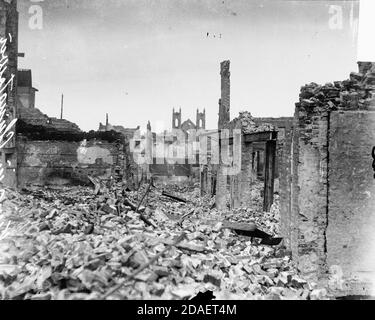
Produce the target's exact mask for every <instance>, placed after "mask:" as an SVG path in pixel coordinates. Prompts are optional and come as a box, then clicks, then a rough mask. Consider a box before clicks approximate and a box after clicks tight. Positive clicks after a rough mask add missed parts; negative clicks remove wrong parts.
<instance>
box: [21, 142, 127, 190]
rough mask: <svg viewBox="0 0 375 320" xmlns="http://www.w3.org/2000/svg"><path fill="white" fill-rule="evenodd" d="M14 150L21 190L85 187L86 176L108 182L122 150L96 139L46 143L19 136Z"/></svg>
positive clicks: (114, 144)
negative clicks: (66, 186) (39, 186)
mask: <svg viewBox="0 0 375 320" xmlns="http://www.w3.org/2000/svg"><path fill="white" fill-rule="evenodd" d="M17 150H18V183H19V186H20V187H22V186H25V185H65V184H82V183H83V184H85V183H89V180H88V176H89V175H90V176H93V177H100V178H102V179H108V178H110V176H111V175H114V174H115V172H114V169H115V166H116V165H117V164H120V163H119V162H120V161H121V154H122V151H123V150H122V146H121V145H119V144H117V143H109V142H106V141H99V140H91V141H81V142H75V141H48V142H46V141H30V140H27V139H24V138H21V137H20V138H19V141H18V145H17ZM121 167H124V165H123V164H122V165H121Z"/></svg>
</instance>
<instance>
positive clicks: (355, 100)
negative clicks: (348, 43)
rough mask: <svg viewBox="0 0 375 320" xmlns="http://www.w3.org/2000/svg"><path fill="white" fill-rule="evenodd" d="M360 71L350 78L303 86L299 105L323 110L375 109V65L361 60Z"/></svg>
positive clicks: (353, 73) (352, 74)
mask: <svg viewBox="0 0 375 320" xmlns="http://www.w3.org/2000/svg"><path fill="white" fill-rule="evenodd" d="M358 64H359V72H358V73H355V72H352V73H351V74H350V79H348V80H344V81H335V82H334V83H327V84H325V85H324V86H322V85H318V84H316V83H314V82H313V83H310V84H307V85H305V86H303V87H302V88H301V93H300V102H299V103H297V106H301V107H303V108H305V109H307V110H308V109H309V108H318V109H319V108H321V109H322V110H338V109H342V110H358V109H359V110H375V97H374V91H375V65H374V64H373V63H371V62H359V63H358Z"/></svg>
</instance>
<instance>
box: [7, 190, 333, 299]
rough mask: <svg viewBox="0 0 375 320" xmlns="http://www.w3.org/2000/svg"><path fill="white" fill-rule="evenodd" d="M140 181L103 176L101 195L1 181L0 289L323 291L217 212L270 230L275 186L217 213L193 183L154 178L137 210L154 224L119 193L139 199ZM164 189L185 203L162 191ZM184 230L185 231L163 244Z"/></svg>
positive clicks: (308, 295) (62, 293)
mask: <svg viewBox="0 0 375 320" xmlns="http://www.w3.org/2000/svg"><path fill="white" fill-rule="evenodd" d="M146 188H147V185H144V186H143V187H142V188H141V189H140V190H139V191H138V192H136V191H132V192H130V191H127V192H123V189H124V188H123V187H122V186H121V185H112V186H110V187H108V186H107V187H105V186H102V187H101V189H100V193H99V195H95V193H94V190H93V189H92V188H83V187H74V188H59V189H57V188H56V189H45V188H43V189H42V188H41V189H37V188H33V189H28V190H23V191H22V192H21V193H18V192H15V191H12V190H6V196H5V198H4V199H3V201H2V204H1V206H2V210H1V214H0V296H1V298H2V299H46V300H47V299H102V298H103V297H104V295H105V294H106V293H107V292H109V291H110V290H111V289H112V288H114V287H115V286H116V285H117V284H118V283H119V282H120V281H125V283H124V285H123V286H122V288H121V289H119V290H118V291H117V292H115V293H113V294H112V295H110V296H109V297H108V299H190V298H192V297H194V296H196V295H197V294H198V293H199V292H205V291H207V290H211V291H213V292H214V295H215V297H216V299H321V298H326V297H327V294H326V292H325V290H324V289H317V288H316V287H315V285H314V284H313V283H308V282H306V281H305V280H303V279H302V278H301V277H300V276H299V275H298V273H297V271H296V269H295V267H294V265H293V263H292V262H291V260H290V258H289V256H288V254H287V252H286V251H285V250H284V249H283V248H282V246H279V247H276V248H274V247H267V246H263V245H258V244H257V242H256V241H250V240H251V239H250V238H247V237H242V236H238V235H237V234H235V233H234V232H232V231H230V230H229V229H224V228H222V225H223V224H222V222H223V221H224V220H229V221H240V222H251V221H255V222H256V223H257V224H258V225H259V226H260V228H261V229H262V230H264V231H266V232H270V233H271V234H273V235H277V233H278V222H279V217H278V213H279V212H278V198H277V196H276V201H275V204H274V206H273V208H272V210H271V212H270V213H263V212H261V202H260V201H258V203H259V204H258V205H257V204H256V203H255V204H254V207H253V208H252V209H246V210H236V211H234V212H227V213H224V212H218V211H217V210H216V209H211V207H212V205H213V203H214V199H210V198H208V197H204V198H200V197H199V188H198V186H197V185H193V186H182V187H181V186H180V187H178V186H160V185H157V186H156V188H151V191H150V193H149V194H148V196H147V197H146V198H145V200H144V203H143V207H141V210H140V211H142V212H143V213H142V214H143V215H144V216H145V217H146V218H147V219H148V220H149V221H150V222H151V223H152V224H154V226H147V225H146V224H145V223H144V222H143V221H142V220H141V219H140V216H139V214H138V213H136V212H135V211H134V210H132V209H131V207H130V206H127V205H126V204H127V202H126V201H125V202H124V199H125V197H126V198H127V199H128V200H130V201H131V202H132V203H134V204H137V203H138V202H139V200H141V198H142V195H143V194H144V193H145V191H146ZM163 189H165V191H167V192H169V193H173V194H174V195H178V196H180V197H183V198H184V199H187V200H188V203H186V204H185V203H180V202H175V201H173V200H171V199H169V198H167V197H165V196H162V195H161V191H163ZM254 189H255V190H257V189H256V188H254ZM193 210H194V211H193ZM182 217H184V219H183V220H181V218H182ZM182 232H185V233H186V239H185V240H183V241H182V242H180V243H179V244H178V245H177V246H176V247H174V246H170V245H171V243H172V242H173V241H174V240H175V239H176V238H178V236H179V235H180V234H181V233H182ZM168 246H170V248H167V247H168ZM166 248H167V249H168V250H167V251H166V252H165V254H163V255H162V256H161V257H160V258H159V259H158V260H157V261H155V262H154V263H152V264H151V265H149V266H147V267H146V268H145V269H144V270H143V271H142V272H141V273H139V274H138V275H136V276H135V277H134V279H130V278H129V276H130V275H132V273H133V272H134V271H135V270H137V269H138V268H140V267H141V266H143V265H145V264H147V263H148V262H149V261H150V259H151V258H152V257H153V256H155V255H156V254H158V253H160V252H162V251H163V250H164V249H166ZM127 279H128V280H127Z"/></svg>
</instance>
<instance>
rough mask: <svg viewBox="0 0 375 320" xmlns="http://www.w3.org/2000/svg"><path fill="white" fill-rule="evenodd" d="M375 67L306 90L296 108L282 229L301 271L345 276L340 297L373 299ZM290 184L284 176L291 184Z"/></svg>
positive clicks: (338, 286) (364, 65) (322, 276)
mask: <svg viewBox="0 0 375 320" xmlns="http://www.w3.org/2000/svg"><path fill="white" fill-rule="evenodd" d="M374 90H375V65H374V64H373V63H369V62H366V63H362V62H359V73H351V75H350V79H349V80H345V81H337V82H334V83H333V84H326V85H324V86H321V85H318V84H316V83H311V84H309V85H306V86H304V87H302V89H301V93H300V101H299V103H297V104H296V112H295V126H294V129H293V131H292V133H291V134H292V141H293V142H292V145H291V148H290V149H291V150H290V159H291V161H290V163H289V164H288V166H287V168H286V170H285V171H284V173H283V175H285V174H286V173H287V172H288V171H290V172H291V179H290V180H289V183H288V188H287V190H286V196H285V198H283V199H282V205H281V224H282V230H283V235H284V237H285V239H286V245H287V246H288V247H289V248H290V249H291V251H292V255H293V258H294V259H295V261H296V262H297V263H298V267H299V269H300V270H301V271H302V272H303V273H304V274H305V275H306V276H310V277H311V278H314V279H316V280H321V281H325V280H327V278H329V277H331V278H332V276H333V274H332V273H335V275H336V277H337V275H339V276H340V277H341V276H342V277H341V278H342V281H339V282H336V283H335V284H334V285H332V283H331V289H332V290H334V291H335V292H336V293H337V294H348V293H350V294H369V293H371V292H370V290H371V286H372V280H375V276H374V274H375V263H374V262H375V236H374V235H375V218H374V215H373V210H374V208H375V181H374V178H373V174H372V167H371V165H372V158H371V152H372V148H373V146H374V145H375V130H374V129H375V112H374V111H375V99H374V96H373V92H374ZM284 178H285V177H284Z"/></svg>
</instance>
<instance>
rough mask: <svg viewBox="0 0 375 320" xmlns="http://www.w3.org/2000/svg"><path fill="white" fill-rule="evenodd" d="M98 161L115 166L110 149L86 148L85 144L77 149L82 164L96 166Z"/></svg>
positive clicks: (78, 158)
mask: <svg viewBox="0 0 375 320" xmlns="http://www.w3.org/2000/svg"><path fill="white" fill-rule="evenodd" d="M98 159H102V161H103V162H104V163H107V164H110V165H112V164H113V157H112V155H111V152H110V151H109V150H108V149H104V148H101V147H97V146H94V147H86V144H85V142H82V143H81V146H80V147H79V148H78V149H77V160H78V162H79V163H82V164H95V163H96V161H97V160H98Z"/></svg>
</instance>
